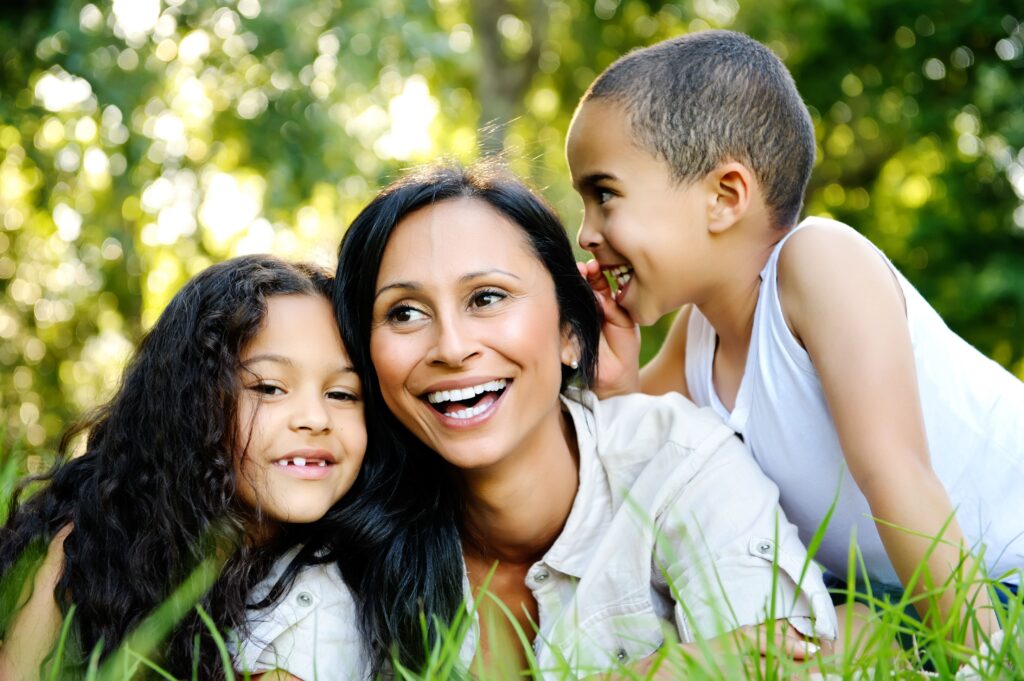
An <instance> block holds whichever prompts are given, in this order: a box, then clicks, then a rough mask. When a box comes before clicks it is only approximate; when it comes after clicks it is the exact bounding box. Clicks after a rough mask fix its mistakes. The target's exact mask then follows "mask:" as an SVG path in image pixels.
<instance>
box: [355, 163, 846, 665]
mask: <svg viewBox="0 0 1024 681" xmlns="http://www.w3.org/2000/svg"><path fill="white" fill-rule="evenodd" d="M455 244H458V248H457V249H456V248H453V246H454V245H455ZM338 271H339V274H338V283H339V286H338V288H337V289H336V296H337V297H336V303H337V306H338V309H339V319H340V320H341V328H342V329H343V333H344V334H345V336H346V342H347V344H348V347H350V348H351V349H352V352H353V355H352V358H353V363H354V364H355V365H356V367H357V369H358V370H360V372H361V373H363V375H364V376H366V377H367V383H366V393H367V400H368V402H367V403H368V405H370V404H379V403H380V402H381V401H383V402H384V403H385V404H386V405H387V407H388V408H389V409H390V412H391V414H392V416H391V430H392V432H394V433H395V434H396V435H395V437H396V439H400V440H401V445H402V446H403V447H405V448H406V451H408V452H409V457H408V458H409V459H410V460H417V461H420V462H422V465H423V468H424V473H423V475H422V487H423V488H428V487H430V488H432V489H431V492H432V496H433V500H432V508H433V509H435V513H434V518H435V523H436V524H438V525H442V524H447V523H451V524H453V525H454V527H455V529H456V535H455V536H456V540H457V542H458V547H459V548H461V557H462V559H463V562H464V568H465V579H464V584H463V588H464V590H465V591H464V594H465V595H466V596H467V597H470V598H472V597H473V596H474V595H479V593H480V590H481V588H482V586H483V585H484V583H485V582H487V581H488V580H489V592H490V594H492V595H493V596H494V601H496V602H497V603H499V604H501V605H500V606H499V607H504V606H507V608H508V612H510V613H511V616H510V618H506V617H505V616H503V615H500V614H498V615H497V616H495V617H490V618H489V617H487V616H486V615H487V614H488V612H489V611H490V614H495V613H497V612H498V611H497V610H496V609H495V608H494V606H493V605H492V601H491V600H487V599H485V600H484V601H482V602H481V607H480V612H481V613H483V614H484V615H485V616H484V617H482V618H480V622H478V626H479V629H475V630H474V631H473V632H471V636H470V638H469V640H468V643H467V644H466V645H465V646H464V647H463V653H464V654H463V661H464V662H466V663H467V664H468V663H469V660H470V659H471V658H473V657H474V652H477V648H479V651H478V652H479V654H478V655H477V656H476V658H477V659H476V662H477V663H483V664H485V665H486V664H488V663H490V662H494V661H495V660H493V659H492V658H491V657H490V655H491V653H492V652H493V646H492V644H493V642H495V641H501V640H508V639H512V640H515V634H514V633H513V630H514V628H515V626H519V627H521V629H522V630H523V631H525V632H526V634H527V636H528V637H529V638H530V640H531V641H532V642H533V646H534V649H535V652H536V659H537V665H538V667H539V669H540V670H541V671H542V672H546V673H551V674H552V675H557V676H559V677H562V676H563V675H564V674H566V672H568V673H569V674H570V675H572V676H574V677H575V676H584V675H586V674H588V673H592V672H598V671H601V670H605V669H608V668H610V667H613V666H615V665H618V664H620V663H627V664H635V665H636V666H637V668H638V669H642V668H643V667H644V666H646V665H647V664H648V662H647V661H644V658H647V657H648V656H650V655H651V654H652V653H653V652H654V651H656V650H657V649H658V648H659V647H661V646H662V645H663V643H664V640H665V634H664V631H665V628H667V629H670V630H671V631H672V632H673V634H674V636H676V637H678V638H679V639H680V640H681V641H683V643H684V647H685V646H686V645H690V644H691V642H693V641H695V640H696V639H698V638H705V639H707V638H715V637H718V636H720V635H722V634H724V633H726V632H730V631H733V630H735V629H738V628H741V627H757V626H758V625H760V624H762V623H764V622H766V621H767V620H772V619H780V620H786V621H788V624H789V628H788V631H789V632H790V634H789V636H788V638H787V639H786V641H785V647H786V650H787V652H789V653H790V654H791V655H792V656H795V657H804V656H807V655H810V654H811V653H812V651H813V650H814V646H813V645H811V644H808V643H807V642H806V641H805V640H804V639H803V638H802V636H800V635H798V634H797V633H796V632H797V631H799V632H800V633H801V634H805V635H809V636H824V637H827V638H831V637H833V636H834V635H835V628H836V620H835V613H834V611H833V610H832V607H831V604H830V602H829V597H828V594H827V593H826V591H825V588H824V585H823V584H822V581H821V575H820V573H819V572H818V571H817V569H816V568H815V567H814V566H813V565H806V564H805V551H804V548H803V546H802V545H801V544H800V542H799V540H798V539H797V538H796V530H795V528H794V527H793V526H792V525H790V524H789V523H788V522H786V521H785V518H784V517H782V515H781V512H780V511H779V509H778V505H777V498H778V492H777V490H776V488H775V486H774V485H773V484H772V483H771V482H770V481H768V480H767V478H765V477H764V475H763V474H762V473H761V472H760V470H759V469H758V468H757V466H756V465H755V464H754V463H753V461H752V459H751V458H750V456H749V453H748V452H747V451H746V450H745V448H744V447H743V446H742V444H741V443H740V442H739V440H738V439H737V438H735V436H733V434H732V432H731V431H730V430H729V429H728V428H727V427H726V426H724V425H723V424H722V423H721V421H720V420H719V419H717V418H716V417H714V416H713V415H711V414H710V413H709V412H707V411H699V410H697V409H696V408H695V407H693V406H692V405H691V404H689V403H688V402H687V401H686V400H684V399H682V398H680V397H668V398H650V397H647V396H642V395H637V396H630V397H626V398H620V399H618V400H614V401H610V402H606V403H600V402H598V401H597V400H596V399H595V398H594V397H593V395H592V394H590V393H588V392H586V391H578V390H571V389H570V388H569V387H568V386H569V383H570V382H578V383H580V384H582V385H584V386H585V385H587V384H588V382H589V381H590V379H591V378H592V377H593V374H594V370H595V362H596V353H597V341H598V312H597V309H596V307H595V301H594V298H593V295H592V294H591V292H590V290H589V288H588V286H587V284H586V282H585V280H584V279H583V278H582V277H580V276H579V273H578V272H577V270H576V266H575V262H574V257H573V254H572V249H571V247H570V246H569V242H568V239H567V237H566V234H565V232H564V230H563V228H562V226H561V224H560V223H559V221H558V219H557V217H556V216H555V215H554V213H553V212H552V211H551V209H550V208H548V207H547V205H546V204H544V202H543V201H542V200H540V199H539V198H537V197H536V196H535V195H533V194H532V193H531V192H530V191H529V190H528V189H526V188H525V187H524V186H523V185H522V184H521V183H519V182H518V181H516V180H515V179H513V178H510V177H508V176H506V175H504V174H501V173H497V172H493V171H488V170H486V169H477V170H471V171H468V172H467V171H463V170H460V169H458V168H435V169H430V170H426V171H423V172H422V173H419V174H414V175H412V176H410V177H407V178H406V179H404V180H401V181H399V182H397V183H396V184H395V185H392V186H391V187H389V188H388V189H386V190H384V191H383V192H382V193H381V194H380V195H378V197H377V198H376V199H374V201H372V202H371V203H370V205H369V206H367V208H365V209H364V210H363V212H362V213H361V214H360V215H359V217H357V218H356V220H355V222H354V223H353V224H352V226H351V227H350V228H349V231H348V233H347V235H346V237H345V240H344V241H343V243H342V246H341V250H340V257H339V270H338ZM371 410H372V411H374V412H376V411H377V410H376V409H373V408H372V407H371ZM380 411H381V412H382V413H383V412H384V410H383V409H382V410H380ZM438 534H439V535H440V534H441V533H438ZM804 570H806V572H805V573H804ZM492 571H493V573H492ZM489 575H490V576H489ZM773 575H774V578H773ZM399 587H400V585H397V584H389V583H387V579H386V576H382V577H381V579H380V580H378V584H377V591H378V593H388V592H391V593H394V594H395V596H396V597H398V596H403V597H404V598H405V599H406V600H412V598H411V595H410V594H404V593H402V592H401V591H400V590H399ZM392 600H393V599H388V598H382V599H381V602H380V603H379V604H378V605H377V608H378V610H380V609H387V608H390V606H391V602H392ZM769 603H775V604H776V607H775V608H774V609H772V607H770V605H769ZM369 609H370V610H372V609H373V606H372V605H371V606H370V608H369ZM427 614H428V616H429V615H431V614H432V613H430V612H429V611H428V613H427ZM442 614H443V613H442ZM378 617H379V618H381V619H383V618H385V617H386V613H378ZM783 628H786V627H785V626H784V627H783ZM526 658H527V655H526V652H525V650H522V649H519V650H518V655H515V656H514V659H513V665H512V666H514V667H518V668H522V667H523V666H525V665H526V663H527V659H526ZM506 669H508V668H506ZM509 671H510V670H509ZM663 673H669V674H671V672H668V671H667V670H666V671H665V672H663Z"/></svg>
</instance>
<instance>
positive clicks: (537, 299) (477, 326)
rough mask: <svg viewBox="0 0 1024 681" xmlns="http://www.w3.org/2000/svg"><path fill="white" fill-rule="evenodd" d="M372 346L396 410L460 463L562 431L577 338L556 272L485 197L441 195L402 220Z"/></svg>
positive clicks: (387, 255)
mask: <svg viewBox="0 0 1024 681" xmlns="http://www.w3.org/2000/svg"><path fill="white" fill-rule="evenodd" d="M370 353H371V356H372V359H373V364H374V367H376V370H377V375H378V377H379V379H380V387H381V391H382V393H383V395H384V400H385V401H386V402H387V405H388V407H389V408H390V409H391V411H392V412H393V413H394V414H395V416H396V417H397V418H398V419H399V421H401V422H402V423H403V424H404V425H405V426H406V427H407V428H408V429H409V430H410V431H411V432H412V433H414V434H415V435H416V436H417V437H418V438H419V439H420V440H422V441H423V442H424V443H425V444H427V445H428V446H430V447H431V448H432V449H434V450H435V451H436V452H438V453H439V454H440V455H441V456H442V457H444V458H445V459H446V460H447V461H448V462H449V463H451V464H453V465H454V466H456V467H458V468H461V469H480V468H486V467H488V466H491V465H494V464H496V463H499V462H501V461H503V460H505V459H507V458H508V457H510V456H514V455H515V454H516V453H517V452H521V451H525V450H524V448H527V447H533V446H535V445H540V444H542V443H543V442H544V438H545V437H549V436H558V437H560V436H561V435H560V434H561V430H560V428H561V417H560V410H561V407H560V404H559V389H560V386H561V377H562V373H561V365H562V364H563V363H565V364H568V363H569V362H571V361H572V360H573V359H574V358H575V356H574V353H575V350H574V346H573V343H572V342H571V340H570V339H569V338H568V337H567V336H566V334H563V333H562V330H561V328H560V323H559V312H558V304H557V302H556V299H555V287H554V282H553V281H552V278H551V275H550V274H549V273H548V271H547V269H545V267H544V265H543V263H541V261H540V260H539V259H538V258H537V256H536V255H534V253H533V251H532V250H531V248H530V246H529V244H528V243H527V237H526V235H525V233H524V232H523V230H522V229H521V228H520V227H519V226H518V225H516V224H515V223H513V222H511V221H510V220H509V219H508V218H506V217H505V216H503V215H502V214H501V213H499V212H498V211H497V210H495V209H494V208H492V207H490V206H489V205H488V204H487V203H485V202H483V201H480V200H476V199H453V200H448V201H443V202H441V203H437V204H434V205H432V206H428V207H426V208H422V209H420V210H418V211H416V212H414V213H411V214H410V215H408V216H406V217H405V218H404V219H403V220H402V221H401V222H400V223H399V224H398V226H397V227H396V228H395V231H394V232H393V233H392V235H391V238H390V240H389V241H388V244H387V247H386V249H385V251H384V257H383V259H382V261H381V267H380V271H379V273H378V275H377V282H376V297H375V300H374V305H373V329H372V333H371V337H370Z"/></svg>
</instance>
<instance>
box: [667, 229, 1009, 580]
mask: <svg viewBox="0 0 1024 681" xmlns="http://www.w3.org/2000/svg"><path fill="white" fill-rule="evenodd" d="M822 224H831V225H833V226H840V227H841V228H843V229H849V230H851V231H853V230H852V228H850V227H847V226H846V225H842V224H841V223H837V222H834V221H832V220H825V219H823V218H808V219H807V220H805V221H803V222H802V223H800V224H799V225H798V226H797V227H795V228H794V229H793V230H792V232H790V234H787V235H786V237H785V238H783V239H782V240H781V241H780V242H779V243H778V245H777V246H776V247H775V250H774V251H773V252H772V254H771V257H770V258H769V259H768V263H767V264H766V265H765V267H764V269H763V270H762V271H761V288H760V292H759V296H758V301H757V308H756V310H755V313H754V324H753V333H752V335H751V339H750V350H749V354H748V356H747V364H746V369H745V371H744V374H743V379H742V381H741V383H740V387H739V392H738V393H737V395H736V402H735V406H734V408H733V410H732V412H729V411H728V410H727V409H725V407H724V406H723V405H722V403H721V401H720V400H719V399H718V396H717V395H716V394H715V389H714V384H713V382H712V375H711V372H712V362H713V360H714V354H715V345H716V334H715V330H714V328H713V327H712V326H711V324H710V323H709V322H708V320H707V319H706V318H705V317H704V315H702V314H701V313H700V311H699V310H697V309H693V310H692V312H691V314H690V322H689V327H688V336H687V342H686V382H687V386H688V388H689V391H690V395H691V396H692V398H693V399H694V401H695V402H696V403H697V404H700V405H704V406H711V407H712V408H713V409H714V410H715V411H716V412H718V414H719V415H720V416H721V417H722V418H723V419H725V421H726V423H728V424H729V425H730V426H731V427H732V428H733V429H734V430H736V432H737V433H739V434H740V435H741V436H743V438H744V440H745V441H746V443H747V445H748V446H749V447H750V449H751V450H752V451H753V453H754V457H755V458H756V459H757V462H758V463H759V464H760V465H761V467H762V468H763V469H764V471H765V473H767V474H768V477H770V478H771V479H772V480H774V481H775V482H776V484H778V486H779V489H780V490H781V494H782V497H781V501H782V508H783V509H784V510H785V511H786V516H787V517H788V518H789V519H790V520H791V521H792V522H794V523H796V524H797V526H799V528H800V537H801V538H802V539H803V540H804V542H808V541H809V540H810V539H811V537H812V536H813V534H814V532H815V530H816V529H817V528H818V527H819V525H820V524H821V523H822V521H823V520H824V518H825V516H826V514H827V513H828V511H829V508H830V507H831V506H832V504H833V502H835V511H834V514H833V516H832V518H831V521H830V523H829V526H828V530H827V532H826V534H825V539H824V541H823V542H822V544H821V546H820V548H819V549H818V551H817V554H816V556H815V558H816V559H817V560H818V561H819V562H821V563H822V564H823V565H824V566H825V567H826V568H827V569H828V570H830V571H831V572H834V573H836V574H837V575H839V576H845V575H846V574H847V564H848V563H847V561H848V555H849V547H850V538H851V535H852V533H853V532H854V531H856V539H857V545H858V547H859V549H860V552H861V554H862V555H863V557H864V562H865V565H866V567H867V572H868V575H869V576H870V577H871V578H872V579H875V580H878V581H882V582H886V583H889V584H898V583H899V579H898V577H897V576H896V573H895V571H894V570H893V567H892V564H891V563H890V562H889V559H888V557H887V556H886V553H885V549H884V547H883V546H882V542H881V539H880V538H879V536H878V531H877V530H876V529H875V524H874V522H873V520H872V516H871V510H870V509H869V507H868V503H867V500H866V499H865V498H864V495H863V494H861V492H860V490H859V489H858V487H857V485H856V483H855V482H854V481H853V479H852V478H851V476H850V474H849V472H848V471H847V470H846V466H845V464H844V459H843V452H842V449H841V448H840V446H839V439H838V436H837V434H836V429H835V425H834V424H833V422H832V418H831V416H830V415H829V410H828V405H827V404H826V402H825V396H824V392H823V390H822V387H821V382H820V380H819V377H818V374H817V372H816V371H815V369H814V365H813V364H812V363H811V359H810V357H809V356H808V354H807V352H806V351H805V350H804V348H803V347H801V345H800V344H799V343H798V342H797V340H796V339H795V338H794V337H793V335H792V333H790V330H789V327H788V326H787V325H786V320H785V319H784V317H783V314H782V306H781V304H780V301H779V291H778V284H777V266H778V260H779V253H780V252H781V251H782V249H783V247H784V246H785V243H786V240H787V239H788V238H789V237H790V236H792V234H793V233H794V232H796V231H797V230H799V229H813V228H814V226H815V225H822ZM861 238H863V237H861ZM876 250H877V249H876ZM878 252H879V255H880V256H881V257H882V258H883V259H885V262H886V263H887V264H888V265H889V267H890V268H891V269H892V271H893V273H894V274H895V276H896V278H897V279H898V281H899V284H900V287H901V288H902V290H903V296H904V298H905V300H906V308H907V323H908V324H909V326H910V337H911V342H912V344H913V350H914V361H915V365H916V369H917V380H918V389H919V392H920V396H921V406H922V409H923V413H924V422H925V429H926V431H927V436H928V447H929V451H930V454H931V461H932V467H933V468H934V469H935V472H936V473H937V475H938V477H939V479H940V480H941V481H942V483H943V484H944V485H945V487H946V491H947V492H948V493H949V497H950V500H951V501H952V504H953V507H954V509H956V515H957V519H958V520H959V522H960V527H961V529H962V530H963V532H964V534H965V535H966V537H967V540H968V541H969V542H970V544H971V545H972V546H973V547H975V549H980V547H981V546H982V545H984V562H985V563H986V564H987V566H988V571H989V576H991V577H994V578H1003V579H1006V580H1007V581H1011V582H1018V580H1019V577H1020V575H1019V572H1018V573H1017V574H1009V575H1008V574H1007V573H1009V572H1010V571H1013V570H1019V569H1020V568H1022V567H1024V383H1021V381H1019V380H1018V379H1017V378H1015V377H1014V376H1013V375H1011V374H1010V373H1009V372H1007V371H1006V370H1005V369H1003V368H1002V367H1001V366H999V365H998V364H996V363H995V362H993V361H991V360H989V359H987V358H986V357H984V356H983V355H982V354H981V353H980V352H978V351H977V350H975V349H974V348H973V347H971V346H970V345H968V344H967V343H966V342H965V341H964V340H963V339H961V338H960V337H959V336H957V335H956V334H955V333H953V332H952V331H951V330H950V329H949V327H947V326H946V325H945V323H943V321H942V319H941V318H940V317H939V315H938V314H937V313H936V312H935V310H933V309H932V308H931V306H930V305H928V303H927V302H926V301H925V300H924V298H922V297H921V295H920V294H919V293H918V292H917V291H916V290H915V289H914V287H913V286H911V285H910V283H909V282H908V281H907V280H906V279H905V278H904V277H903V276H902V275H901V274H900V273H899V272H898V271H896V269H895V267H893V265H892V263H891V262H889V260H888V259H887V258H885V256H884V255H883V254H882V253H881V251H878ZM878 455H879V456H882V457H884V456H887V453H886V452H879V453H878ZM907 493H908V494H911V493H912V492H909V491H908V492H907Z"/></svg>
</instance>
